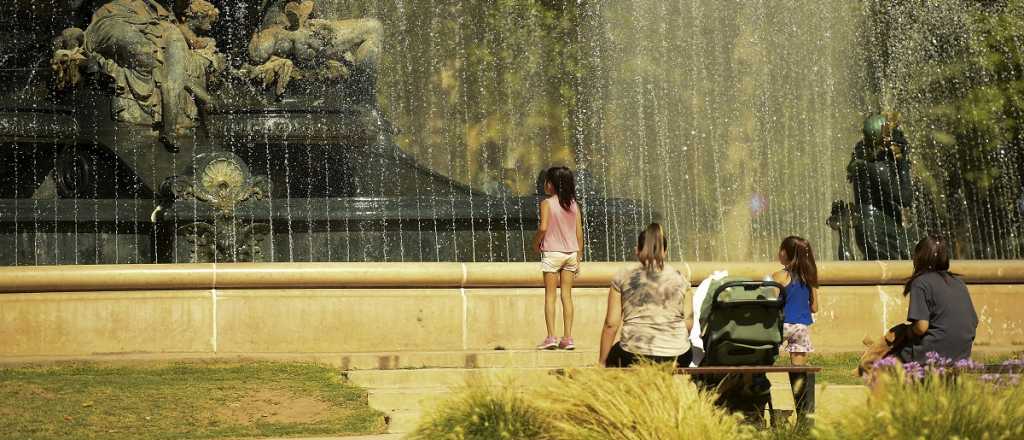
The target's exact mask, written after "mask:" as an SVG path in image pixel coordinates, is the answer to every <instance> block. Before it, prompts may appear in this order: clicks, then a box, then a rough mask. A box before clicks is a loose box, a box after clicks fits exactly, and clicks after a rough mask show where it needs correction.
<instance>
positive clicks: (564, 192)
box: [533, 167, 583, 350]
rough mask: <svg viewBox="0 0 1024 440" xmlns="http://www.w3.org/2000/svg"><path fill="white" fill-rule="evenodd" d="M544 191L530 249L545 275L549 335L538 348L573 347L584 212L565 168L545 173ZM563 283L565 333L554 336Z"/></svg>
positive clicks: (546, 314)
mask: <svg viewBox="0 0 1024 440" xmlns="http://www.w3.org/2000/svg"><path fill="white" fill-rule="evenodd" d="M544 193H545V194H547V196H548V197H547V198H545V199H544V200H542V201H541V202H540V226H539V227H538V228H537V235H535V236H534V238H533V248H534V250H536V251H537V252H539V253H540V256H541V263H540V265H541V272H542V273H543V274H544V324H545V325H546V326H547V331H548V335H547V337H546V338H544V341H543V342H541V344H540V345H538V346H537V348H539V349H542V350H551V349H555V348H562V349H565V350H572V349H574V348H576V345H575V344H574V343H573V340H572V319H573V304H572V280H573V278H574V276H575V275H576V274H577V273H579V270H580V255H582V254H583V215H582V214H581V213H580V208H579V206H578V205H577V204H576V181H575V178H574V177H573V174H572V171H569V169H568V168H566V167H553V168H551V169H549V170H548V171H547V173H546V174H545V176H544ZM559 281H561V286H562V319H563V326H564V327H563V330H564V334H563V336H562V339H561V341H559V340H558V338H556V337H555V307H556V304H555V303H556V301H555V300H556V299H557V292H556V289H557V287H558V285H559Z"/></svg>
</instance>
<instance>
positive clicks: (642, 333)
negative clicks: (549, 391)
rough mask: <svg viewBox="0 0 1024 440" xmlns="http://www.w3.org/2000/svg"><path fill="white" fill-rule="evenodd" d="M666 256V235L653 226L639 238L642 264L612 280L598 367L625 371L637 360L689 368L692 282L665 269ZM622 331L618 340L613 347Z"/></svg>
mask: <svg viewBox="0 0 1024 440" xmlns="http://www.w3.org/2000/svg"><path fill="white" fill-rule="evenodd" d="M667 251H668V239H667V238H666V237H665V232H664V231H663V230H662V227H661V225H659V224H657V223H651V224H650V225H649V226H647V228H646V229H644V231H643V232H641V233H640V236H639V237H638V238H637V251H636V256H637V259H638V260H640V264H639V265H635V266H632V267H629V268H626V269H624V270H622V271H619V272H618V273H617V274H616V275H615V277H614V278H613V279H612V286H611V289H610V290H609V291H608V312H607V313H606V315H605V319H604V330H603V332H602V333H601V355H600V357H599V358H598V363H599V365H601V366H606V367H628V366H630V365H631V364H633V363H636V362H638V361H640V360H649V361H652V362H665V363H668V362H673V363H674V362H676V361H677V358H678V361H679V363H680V364H681V365H684V366H686V365H689V363H690V360H689V359H688V355H690V342H689V340H688V339H687V336H688V334H689V328H690V326H691V324H692V305H691V304H690V301H688V300H687V292H688V291H689V288H690V282H689V281H687V280H686V277H684V276H683V275H682V274H681V273H679V271H677V270H675V269H673V268H672V267H671V266H668V265H666V264H665V256H666V254H667ZM620 327H621V328H622V337H621V339H620V340H619V342H614V341H615V336H616V334H618V332H619V328H620ZM613 342H614V345H613Z"/></svg>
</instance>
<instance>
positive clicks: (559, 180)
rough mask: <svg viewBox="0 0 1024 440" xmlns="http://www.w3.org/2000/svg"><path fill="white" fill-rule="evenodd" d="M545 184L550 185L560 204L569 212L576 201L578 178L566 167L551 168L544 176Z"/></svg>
mask: <svg viewBox="0 0 1024 440" xmlns="http://www.w3.org/2000/svg"><path fill="white" fill-rule="evenodd" d="M544 182H545V183H550V184H551V186H552V187H554V189H555V195H557V196H558V204H559V205H561V206H562V209H565V210H568V209H569V208H570V207H572V203H573V202H575V201H576V178H575V177H574V176H573V175H572V171H570V170H569V168H566V167H551V168H548V172H547V173H545V175H544Z"/></svg>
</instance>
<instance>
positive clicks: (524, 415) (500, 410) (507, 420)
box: [409, 380, 551, 440]
mask: <svg viewBox="0 0 1024 440" xmlns="http://www.w3.org/2000/svg"><path fill="white" fill-rule="evenodd" d="M550 426H551V425H550V423H549V422H548V420H547V419H546V418H545V417H544V416H543V413H542V412H541V410H540V409H539V408H538V407H537V405H534V404H532V403H530V402H529V401H528V400H527V398H526V396H525V395H524V394H523V393H522V392H521V391H518V387H517V386H516V385H515V384H514V383H511V382H506V383H497V382H490V381H485V380H476V381H471V382H469V383H467V384H466V385H465V386H463V387H462V388H460V389H458V390H456V393H455V396H454V397H452V398H451V399H448V400H446V401H444V402H442V403H441V404H440V406H438V407H437V408H436V409H435V410H434V411H431V412H430V413H429V414H426V416H425V417H424V419H423V421H421V422H420V425H419V426H418V427H417V428H416V431H415V432H413V433H412V434H411V435H410V437H409V438H412V439H422V440H435V439H451V440H495V439H508V440H520V439H521V440H526V439H530V440H533V439H546V438H551V435H550V432H549V431H550Z"/></svg>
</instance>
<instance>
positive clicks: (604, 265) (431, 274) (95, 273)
mask: <svg viewBox="0 0 1024 440" xmlns="http://www.w3.org/2000/svg"><path fill="white" fill-rule="evenodd" d="M631 264H636V263H629V262H585V263H584V270H583V271H582V273H581V275H580V277H579V278H578V279H577V281H576V286H578V287H607V286H608V285H609V283H610V281H611V278H612V276H613V275H614V274H615V273H616V272H617V271H619V270H621V269H622V268H625V267H627V266H629V265H631ZM670 264H672V265H673V266H674V267H675V268H677V269H678V270H680V271H681V272H684V275H689V277H688V278H689V280H690V282H691V283H692V284H696V283H699V282H700V281H701V280H702V279H703V278H705V277H706V276H708V275H710V274H711V273H712V272H713V271H715V270H721V269H724V270H728V271H729V273H730V274H731V275H736V276H749V277H752V278H757V279H760V278H761V277H763V276H764V274H765V273H769V272H771V271H773V270H776V269H777V268H778V267H777V265H776V264H772V263H760V262H733V263H716V262H691V263H687V262H674V263H670ZM537 266H538V265H537V263H456V262H440V263H425V262H415V263H412V262H411V263H399V262H394V263H380V262H374V263H209V264H128V265H87V266H86V265H80V266H71V265H68V266H16V267H3V268H0V292H3V293H42V292H63V293H71V292H103V291H124V290H146V291H154V290H157V291H158V290H175V289H185V290H188V289H203V290H209V289H283V288H324V289H331V288H352V287H392V288H424V287H428V288H467V287H521V288H537V287H541V286H542V281H541V277H540V276H539V273H538V272H539V271H538V267H537ZM911 270H912V266H911V263H910V262H909V261H888V262H880V261H862V262H822V263H821V264H820V266H819V274H820V277H821V284H822V285H824V286H851V285H888V286H893V287H892V293H896V294H898V293H899V292H900V291H901V289H900V287H897V286H901V285H902V284H903V283H904V282H905V281H906V278H907V277H908V276H909V275H910V272H911ZM953 270H954V271H956V272H958V273H961V274H963V275H964V279H965V280H966V281H967V282H969V283H971V284H1017V283H1024V260H973V261H956V262H955V263H954V265H953Z"/></svg>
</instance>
